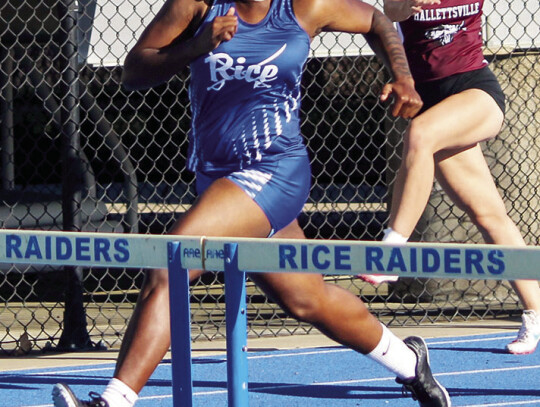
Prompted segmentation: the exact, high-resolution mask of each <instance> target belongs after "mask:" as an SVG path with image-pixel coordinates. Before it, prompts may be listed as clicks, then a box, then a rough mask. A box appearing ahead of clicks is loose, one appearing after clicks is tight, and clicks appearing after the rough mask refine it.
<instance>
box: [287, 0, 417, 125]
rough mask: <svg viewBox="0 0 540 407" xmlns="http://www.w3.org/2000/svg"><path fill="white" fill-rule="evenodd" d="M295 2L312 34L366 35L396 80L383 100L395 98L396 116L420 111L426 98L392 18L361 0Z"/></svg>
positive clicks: (303, 0)
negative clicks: (413, 75)
mask: <svg viewBox="0 0 540 407" xmlns="http://www.w3.org/2000/svg"><path fill="white" fill-rule="evenodd" d="M293 5H294V6H295V13H296V15H297V18H298V20H299V21H300V23H301V24H302V25H303V26H304V29H306V31H307V32H308V33H309V34H310V35H311V36H312V37H313V36H315V35H317V34H318V33H320V32H322V31H338V32H348V33H355V34H364V35H365V36H366V39H367V40H368V42H369V44H370V45H371V46H372V47H373V48H374V51H375V52H376V53H377V56H379V58H381V59H382V60H383V62H385V64H386V66H387V68H388V69H389V70H390V72H391V74H392V78H393V81H392V82H391V83H388V84H386V85H385V87H384V88H383V91H382V93H381V100H382V101H386V100H388V99H389V98H390V97H392V98H393V106H392V114H393V115H394V116H401V117H404V118H411V117H414V116H415V115H416V113H418V111H419V110H420V108H421V107H422V100H421V99H420V96H419V95H418V93H417V92H416V90H415V89H414V80H413V78H412V75H411V72H410V70H409V64H408V62H407V57H406V56H405V50H404V49H403V44H402V42H401V39H400V38H399V35H398V33H397V31H396V29H395V28H394V26H393V24H392V22H391V21H390V19H388V17H386V16H385V15H384V14H383V13H382V12H380V11H379V10H377V9H376V8H375V7H373V6H371V5H369V4H366V3H363V2H362V1H360V0H332V1H328V0H294V2H293Z"/></svg>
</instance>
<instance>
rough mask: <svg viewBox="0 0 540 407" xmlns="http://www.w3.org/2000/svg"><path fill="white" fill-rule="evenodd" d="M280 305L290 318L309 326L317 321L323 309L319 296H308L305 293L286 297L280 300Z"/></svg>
mask: <svg viewBox="0 0 540 407" xmlns="http://www.w3.org/2000/svg"><path fill="white" fill-rule="evenodd" d="M280 303H281V306H282V308H283V310H284V311H285V312H286V313H287V314H288V315H289V316H290V317H292V318H294V319H296V320H298V321H301V322H307V323H311V324H313V323H316V322H317V321H318V319H319V317H320V315H321V311H322V307H323V304H322V301H321V296H320V295H309V294H308V293H305V292H298V293H296V294H294V295H288V296H287V298H283V299H281V301H280Z"/></svg>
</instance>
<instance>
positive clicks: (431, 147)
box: [389, 89, 503, 237]
mask: <svg viewBox="0 0 540 407" xmlns="http://www.w3.org/2000/svg"><path fill="white" fill-rule="evenodd" d="M502 121H503V113H502V112H501V110H500V108H499V107H498V106H497V104H496V103H495V101H494V100H493V98H492V97H491V96H490V95H488V94H487V93H486V92H484V91H482V90H479V89H469V90H466V91H463V92H461V93H458V94H455V95H452V96H450V97H448V98H446V99H444V100H443V101H442V102H440V103H438V104H437V105H435V106H433V107H431V108H430V109H428V110H426V111H425V112H424V113H422V114H421V115H419V116H418V117H416V118H414V119H413V120H412V122H411V125H410V127H409V129H408V130H407V132H406V134H405V138H404V146H403V161H402V164H401V167H400V169H399V172H398V175H397V178H396V182H395V184H394V189H393V191H392V205H391V212H390V220H389V226H390V228H392V229H393V230H395V231H396V232H398V233H400V234H401V235H402V236H405V237H409V236H410V235H411V234H412V232H413V230H414V227H415V226H416V224H417V223H418V220H419V219H420V217H421V215H422V213H423V212H424V209H425V207H426V205H427V203H428V200H429V196H430V194H431V189H432V187H433V180H434V176H435V154H437V153H438V152H440V151H443V150H454V151H458V150H466V149H468V148H470V147H472V146H474V145H476V144H477V143H479V142H480V141H484V140H488V139H490V138H493V137H495V136H496V135H497V133H498V132H499V130H500V128H501V124H502Z"/></svg>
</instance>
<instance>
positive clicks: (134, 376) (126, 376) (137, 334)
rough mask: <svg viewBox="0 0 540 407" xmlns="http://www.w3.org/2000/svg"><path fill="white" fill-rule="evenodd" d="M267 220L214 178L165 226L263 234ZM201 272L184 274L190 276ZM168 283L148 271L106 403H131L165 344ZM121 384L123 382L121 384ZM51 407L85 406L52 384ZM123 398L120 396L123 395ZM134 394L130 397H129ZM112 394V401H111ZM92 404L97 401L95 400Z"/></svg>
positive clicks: (117, 406) (112, 406)
mask: <svg viewBox="0 0 540 407" xmlns="http://www.w3.org/2000/svg"><path fill="white" fill-rule="evenodd" d="M270 230H271V226H270V223H269V221H268V219H267V217H266V215H265V214H264V212H263V211H262V210H261V208H260V207H259V206H258V205H257V204H256V203H255V202H254V201H253V200H252V199H251V198H250V197H249V196H248V195H247V194H246V193H245V192H244V191H243V190H242V189H241V188H240V187H238V185H236V184H235V183H233V182H232V181H230V180H227V179H218V180H217V181H215V182H214V183H213V184H212V185H210V187H209V188H208V189H207V190H206V191H205V192H204V193H203V194H202V195H201V196H200V197H199V199H198V200H197V202H196V203H195V204H194V205H193V207H191V208H190V209H189V210H188V211H187V212H186V214H185V215H184V216H183V217H182V218H181V219H180V220H179V221H178V222H177V223H176V224H175V226H174V227H173V228H172V230H171V231H170V233H171V234H174V235H190V236H202V235H205V236H237V237H266V236H268V234H269V233H270ZM200 274H201V272H200V271H193V272H191V273H190V278H195V277H197V276H199V275H200ZM169 315H170V314H169V284H168V273H167V270H152V271H149V272H148V273H147V275H146V278H145V280H144V284H143V287H142V289H141V292H140V294H139V298H138V301H137V304H136V307H135V310H134V313H133V316H132V318H131V320H130V323H129V326H128V329H127V331H126V335H125V337H124V339H123V342H122V345H121V350H120V354H119V357H118V360H117V365H116V370H115V373H114V379H117V380H118V381H111V383H110V384H109V386H108V387H107V389H106V390H105V392H104V394H103V395H102V397H103V398H104V399H105V400H107V402H108V403H109V406H108V407H124V406H131V405H133V403H134V401H133V400H136V394H138V393H139V392H140V390H141V389H142V388H143V386H144V385H145V384H146V382H147V381H148V379H149V378H150V376H151V374H152V373H153V371H154V370H155V368H156V367H157V365H158V364H159V363H160V362H161V360H162V358H163V356H164V355H165V353H166V352H167V350H168V349H169V346H170V321H169ZM126 386H127V387H126ZM54 391H56V392H60V393H61V394H57V395H56V396H54V393H53V397H54V401H55V406H57V407H79V406H87V405H88V406H91V405H92V404H90V403H91V402H88V403H87V404H77V403H83V402H81V401H80V400H78V399H76V398H74V397H75V396H74V395H73V394H69V393H70V392H69V388H67V387H57V388H55V389H54ZM126 396H127V398H128V399H129V400H124V399H125V398H126ZM133 396H134V397H133ZM113 399H114V400H113ZM96 406H98V404H96Z"/></svg>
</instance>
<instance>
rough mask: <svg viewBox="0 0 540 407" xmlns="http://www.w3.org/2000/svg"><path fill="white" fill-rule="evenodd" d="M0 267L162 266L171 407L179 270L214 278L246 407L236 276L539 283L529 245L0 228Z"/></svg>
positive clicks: (186, 323) (180, 354) (186, 318)
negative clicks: (218, 275) (220, 279)
mask: <svg viewBox="0 0 540 407" xmlns="http://www.w3.org/2000/svg"><path fill="white" fill-rule="evenodd" d="M0 263H8V264H9V263H11V264H30V265H31V264H36V265H37V264H39V265H68V266H82V267H92V266H99V267H113V268H114V267H116V268H145V269H150V268H167V269H168V272H169V284H170V289H169V292H170V307H171V312H170V314H171V360H172V388H173V389H172V391H173V405H174V407H180V406H183V407H185V406H193V384H192V383H193V381H192V360H191V337H190V331H191V329H190V309H189V304H190V302H189V281H188V270H189V269H204V270H208V271H223V272H224V273H225V292H226V300H225V301H226V310H225V315H226V348H227V349H226V352H227V393H228V395H227V397H228V405H229V406H233V407H247V406H248V405H249V400H248V362H247V352H248V348H247V312H246V298H245V297H246V287H245V275H246V273H260V272H294V273H322V274H328V275H356V274H370V273H377V274H389V275H398V276H400V277H420V278H421V277H424V278H426V277H427V278H443V279H444V278H450V279H455V278H464V279H484V280H485V279H493V280H515V279H532V280H539V279H540V277H539V276H540V273H539V272H538V269H537V268H538V266H537V265H538V264H540V251H539V250H538V247H522V248H516V247H509V246H499V245H480V244H443V243H438V244H427V243H407V244H404V245H389V244H384V243H381V242H372V241H332V240H288V239H249V238H210V237H194V236H185V237H178V236H161V235H160V236H155V235H137V234H114V233H82V232H43V231H28V230H25V231H22V230H0Z"/></svg>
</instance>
